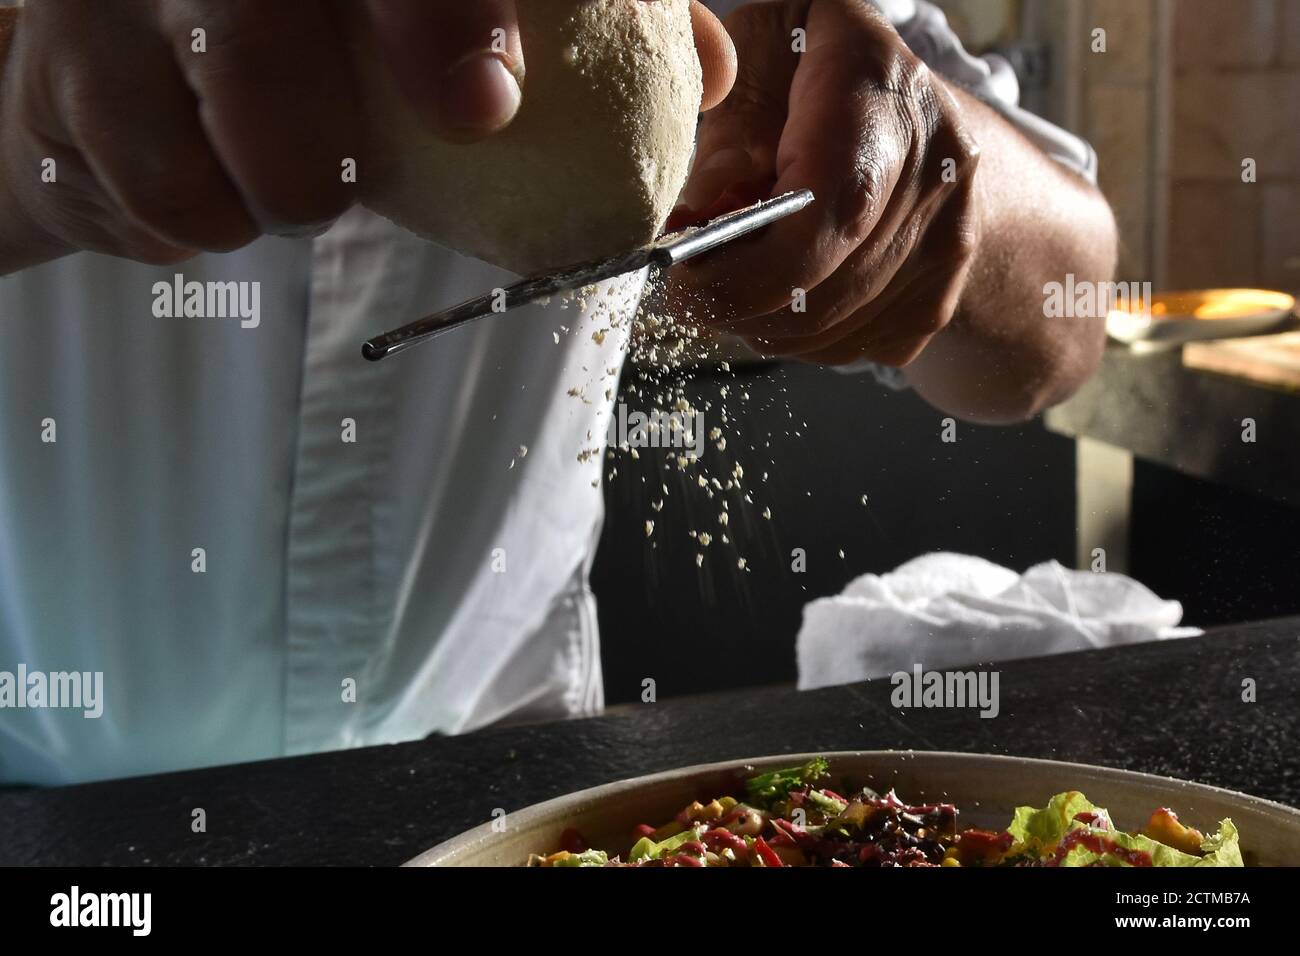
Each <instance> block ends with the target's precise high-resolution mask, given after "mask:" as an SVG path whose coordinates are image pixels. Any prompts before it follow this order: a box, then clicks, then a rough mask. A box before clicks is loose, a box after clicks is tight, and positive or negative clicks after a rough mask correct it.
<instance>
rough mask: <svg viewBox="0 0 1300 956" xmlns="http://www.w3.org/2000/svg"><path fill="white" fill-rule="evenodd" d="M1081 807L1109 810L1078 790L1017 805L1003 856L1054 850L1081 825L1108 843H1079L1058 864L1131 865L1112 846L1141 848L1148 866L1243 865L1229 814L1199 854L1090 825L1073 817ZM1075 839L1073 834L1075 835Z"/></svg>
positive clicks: (1037, 855) (1040, 855)
mask: <svg viewBox="0 0 1300 956" xmlns="http://www.w3.org/2000/svg"><path fill="white" fill-rule="evenodd" d="M1080 813H1096V814H1100V815H1105V816H1107V817H1108V816H1109V815H1108V814H1106V811H1105V810H1103V809H1101V808H1100V807H1097V806H1094V805H1093V804H1092V803H1091V802H1090V801H1089V800H1088V798H1087V797H1085V796H1084V795H1083V794H1082V793H1080V792H1079V791H1077V790H1070V791H1067V792H1065V793H1058V794H1057V795H1056V796H1054V797H1052V799H1051V800H1049V801H1048V803H1047V806H1046V807H1043V808H1042V809H1035V808H1034V807H1017V808H1016V812H1015V815H1014V817H1013V818H1012V821H1011V825H1010V826H1009V827H1007V832H1008V833H1010V834H1011V836H1012V837H1013V838H1014V840H1015V843H1014V844H1012V846H1011V849H1010V850H1008V851H1007V859H1015V858H1016V857H1022V856H1030V857H1033V858H1037V859H1043V858H1045V857H1049V856H1051V855H1052V854H1053V853H1055V852H1056V850H1057V848H1058V847H1059V845H1060V843H1061V841H1062V840H1063V839H1064V838H1065V837H1066V835H1067V834H1069V833H1071V832H1074V831H1077V830H1084V831H1086V832H1088V833H1089V834H1092V835H1095V836H1097V837H1100V838H1102V839H1103V840H1104V841H1106V842H1107V844H1109V845H1108V846H1103V847H1102V848H1101V849H1100V850H1099V849H1097V848H1096V847H1089V846H1087V845H1085V844H1083V843H1081V844H1079V845H1077V846H1074V847H1072V848H1071V849H1070V851H1069V852H1068V853H1067V854H1066V855H1065V858H1064V859H1063V860H1061V863H1060V865H1061V866H1069V867H1075V866H1093V865H1101V866H1131V865H1132V864H1131V863H1129V862H1128V861H1126V860H1124V859H1123V855H1122V854H1117V853H1115V852H1112V851H1111V849H1110V847H1111V846H1113V847H1115V848H1118V849H1119V850H1128V851H1136V852H1140V853H1146V854H1148V855H1149V856H1150V857H1151V865H1152V866H1178V867H1193V866H1223V867H1238V866H1243V865H1244V864H1243V863H1242V859H1241V847H1240V844H1239V842H1238V834H1237V828H1236V826H1235V825H1234V824H1233V822H1232V821H1231V820H1223V821H1222V822H1220V824H1219V831H1218V833H1215V834H1214V835H1213V836H1210V837H1207V838H1206V839H1205V841H1204V842H1203V843H1202V844H1201V852H1202V853H1204V854H1205V855H1204V856H1196V855H1195V854H1191V853H1184V852H1182V851H1181V850H1176V849H1174V848H1173V847H1171V846H1166V845H1165V844H1163V843H1160V842H1157V841H1156V840H1153V839H1151V838H1150V837H1148V836H1146V835H1144V834H1141V833H1125V832H1123V831H1119V830H1114V829H1105V828H1102V827H1097V826H1092V825H1091V824H1088V823H1084V822H1083V821H1079V820H1075V817H1076V816H1077V815H1078V814H1080ZM1075 839H1078V838H1077V837H1076V838H1075Z"/></svg>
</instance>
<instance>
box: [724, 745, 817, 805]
mask: <svg viewBox="0 0 1300 956" xmlns="http://www.w3.org/2000/svg"><path fill="white" fill-rule="evenodd" d="M829 767H830V764H828V763H827V762H826V760H825V759H823V758H822V757H816V758H814V759H812V760H809V761H808V762H807V763H806V764H804V765H803V766H802V767H788V768H786V769H784V770H772V771H770V772H768V773H761V774H759V775H758V776H756V777H750V778H749V779H748V780H746V781H745V794H746V795H747V797H748V799H749V802H750V803H751V804H753V805H754V806H758V807H762V808H764V809H767V808H769V807H771V806H772V804H774V803H776V802H777V801H779V800H784V799H785V798H786V797H788V796H789V795H790V791H791V790H798V789H799V788H800V787H806V786H809V785H810V784H813V783H816V782H817V781H818V780H820V779H821V778H822V777H824V776H826V772H827V770H828V769H829Z"/></svg>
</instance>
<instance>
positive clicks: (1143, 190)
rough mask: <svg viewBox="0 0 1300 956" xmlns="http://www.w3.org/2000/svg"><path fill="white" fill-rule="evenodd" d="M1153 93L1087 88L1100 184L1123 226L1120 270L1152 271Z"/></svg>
mask: <svg viewBox="0 0 1300 956" xmlns="http://www.w3.org/2000/svg"><path fill="white" fill-rule="evenodd" d="M1149 112H1150V96H1149V94H1148V93H1147V91H1146V90H1145V89H1141V88H1135V89H1125V88H1120V87H1104V86H1102V87H1094V88H1093V89H1091V90H1089V91H1088V120H1089V121H1088V139H1089V141H1090V142H1091V143H1092V145H1093V148H1094V149H1096V150H1097V159H1098V184H1099V185H1100V186H1101V190H1102V192H1103V193H1105V195H1106V198H1107V199H1108V200H1110V204H1111V207H1112V208H1113V209H1114V210H1115V220H1116V222H1117V224H1118V225H1119V232H1120V264H1119V274H1120V275H1121V276H1124V277H1127V278H1135V277H1145V276H1149V275H1150V260H1149V252H1150V250H1149V248H1148V242H1149V236H1150V225H1151V205H1150V204H1151V196H1152V184H1153V178H1152V177H1153V171H1152V160H1151V151H1152V142H1151V124H1150V120H1149Z"/></svg>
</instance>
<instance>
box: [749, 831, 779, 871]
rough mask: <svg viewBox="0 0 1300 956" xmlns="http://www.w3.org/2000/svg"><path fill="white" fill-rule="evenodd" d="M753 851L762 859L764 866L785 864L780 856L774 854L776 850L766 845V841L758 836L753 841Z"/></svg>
mask: <svg viewBox="0 0 1300 956" xmlns="http://www.w3.org/2000/svg"><path fill="white" fill-rule="evenodd" d="M754 851H755V852H756V853H757V854H758V858H759V859H760V860H762V861H763V865H764V866H785V864H784V863H782V862H781V858H780V857H779V856H777V855H776V851H775V850H773V849H772V848H771V847H770V846H768V845H767V841H766V840H764V839H763V838H762V837H759V838H758V839H756V840H755V841H754Z"/></svg>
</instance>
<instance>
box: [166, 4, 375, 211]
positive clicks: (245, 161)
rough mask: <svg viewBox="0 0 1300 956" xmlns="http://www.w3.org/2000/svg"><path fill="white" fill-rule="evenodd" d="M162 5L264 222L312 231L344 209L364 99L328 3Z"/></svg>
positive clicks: (234, 173) (209, 123) (210, 133)
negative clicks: (346, 166)
mask: <svg viewBox="0 0 1300 956" xmlns="http://www.w3.org/2000/svg"><path fill="white" fill-rule="evenodd" d="M159 9H160V10H161V11H162V15H161V21H162V22H161V27H162V30H163V32H164V33H165V34H166V35H167V36H168V38H169V39H170V41H171V44H172V49H173V54H174V56H175V58H176V61H177V63H178V64H179V66H180V69H181V71H182V72H183V74H184V76H185V78H186V80H187V82H188V84H189V86H190V87H191V88H192V89H193V91H194V93H195V95H196V97H197V99H198V103H199V119H200V122H201V124H202V126H203V128H204V130H205V131H206V133H207V139H208V141H209V142H210V143H211V144H212V145H213V148H214V150H215V151H216V154H217V156H218V158H219V160H220V161H221V164H222V166H223V167H224V169H225V170H226V173H227V174H228V175H229V177H230V179H231V181H232V182H233V183H234V185H235V188H236V189H237V190H238V191H239V193H240V195H241V196H242V198H243V200H244V204H245V206H246V207H247V208H248V210H249V211H250V213H251V214H252V216H253V218H254V219H255V220H256V221H257V223H258V225H259V226H260V227H261V229H262V230H263V231H265V232H272V233H280V234H287V235H302V234H309V233H311V232H314V231H318V230H320V229H321V228H324V227H325V226H326V225H327V224H328V223H330V222H331V221H332V220H334V219H335V218H337V217H338V216H339V215H340V214H341V213H342V212H343V211H344V210H346V209H347V208H348V206H350V205H351V203H352V201H353V193H352V186H351V185H349V184H346V183H344V182H343V177H342V175H341V172H342V168H341V164H342V162H343V160H344V159H345V158H347V157H350V156H356V155H357V149H358V143H359V140H360V137H359V123H358V108H357V104H356V100H355V97H354V87H353V84H352V83H351V82H350V80H349V73H348V72H347V71H346V70H345V69H344V64H346V63H347V62H348V59H347V54H346V49H345V47H344V44H343V42H342V36H341V35H340V32H339V29H338V26H337V24H336V23H335V21H334V19H333V17H332V15H331V12H330V11H329V10H328V8H327V7H326V5H325V4H323V3H321V2H318V0H291V2H276V3H266V2H263V0H187V2H183V0H176V2H172V3H166V4H162V5H161V6H160V8H159ZM195 29H202V31H203V36H204V51H203V52H200V51H198V50H196V48H195V44H196V41H195V39H194V34H193V31H194V30H195ZM287 38H292V40H289V39H287ZM253 104H255V108H253Z"/></svg>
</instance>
